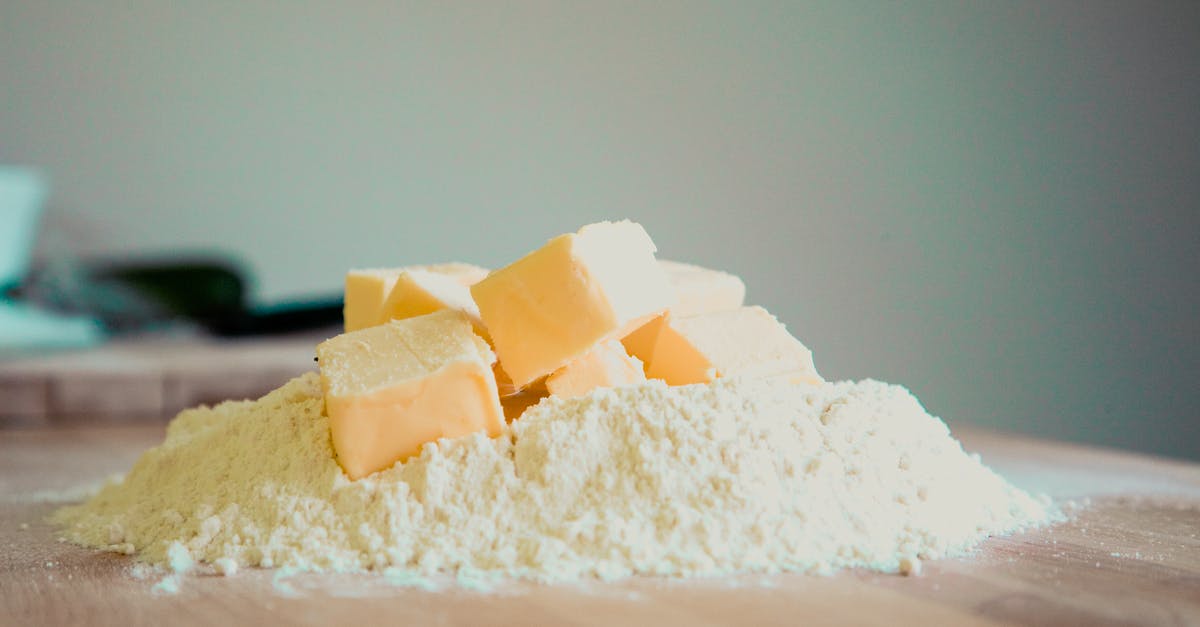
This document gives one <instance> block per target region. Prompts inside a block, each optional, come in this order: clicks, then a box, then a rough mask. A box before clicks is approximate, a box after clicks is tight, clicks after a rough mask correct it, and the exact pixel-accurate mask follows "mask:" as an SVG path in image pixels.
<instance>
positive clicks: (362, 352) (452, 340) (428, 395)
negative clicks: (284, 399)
mask: <svg viewBox="0 0 1200 627" xmlns="http://www.w3.org/2000/svg"><path fill="white" fill-rule="evenodd" d="M317 358H318V360H319V363H320V368H321V386H322V389H323V391H324V393H325V411H326V414H327V415H328V417H329V430H330V435H331V439H332V441H333V448H334V451H335V452H336V453H337V458H338V463H339V464H341V466H342V469H343V470H345V471H346V474H347V475H348V476H349V477H350V478H351V479H358V478H360V477H364V476H366V475H369V474H371V473H373V472H376V471H379V470H383V469H385V468H389V467H391V466H392V465H393V464H395V463H396V462H397V461H401V460H404V459H406V458H408V457H409V456H411V455H415V454H417V453H418V452H420V450H421V446H422V445H423V444H425V443H426V442H432V441H434V440H437V439H439V438H454V437H460V436H464V435H467V434H470V433H474V432H476V431H485V432H487V433H488V435H492V436H495V435H498V434H499V433H500V428H501V426H502V425H503V424H504V412H503V409H502V408H501V406H500V400H499V396H498V394H497V390H496V379H495V377H494V375H493V374H492V364H493V363H494V362H495V359H496V358H495V355H493V354H492V351H491V350H490V349H489V348H488V345H487V343H486V342H484V341H483V339H482V338H480V337H479V336H478V335H476V334H475V332H474V331H473V330H472V327H471V322H470V320H469V319H467V317H466V316H465V315H464V314H463V313H462V312H458V311H452V310H442V311H438V312H435V313H432V314H428V315H425V316H418V317H416V318H408V319H406V320H397V321H392V322H387V323H385V324H382V325H376V326H373V327H368V328H366V329H361V330H359V331H353V332H350V333H344V334H342V335H339V336H337V337H334V338H331V339H329V340H326V341H324V342H322V343H320V344H318V345H317Z"/></svg>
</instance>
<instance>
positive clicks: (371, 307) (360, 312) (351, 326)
mask: <svg viewBox="0 0 1200 627" xmlns="http://www.w3.org/2000/svg"><path fill="white" fill-rule="evenodd" d="M410 270H417V271H423V272H430V273H434V274H439V275H443V276H446V277H450V278H451V279H453V280H454V281H455V282H457V283H460V284H462V285H463V286H464V287H466V286H470V285H472V284H473V283H476V282H478V281H479V280H481V279H483V277H485V276H487V273H488V271H487V269H486V268H480V267H479V266H474V265H471V264H469V263H457V262H452V263H439V264H433V265H427V266H406V267H402V268H361V269H355V270H351V271H349V272H347V273H346V291H345V295H344V303H343V306H342V318H343V321H344V323H345V327H346V330H347V331H357V330H359V329H365V328H367V327H373V326H375V325H377V324H383V323H384V322H387V320H388V318H387V317H385V316H384V312H383V306H384V303H385V302H387V299H388V295H389V294H391V292H392V288H393V287H394V286H395V285H396V280H397V279H398V278H399V277H400V275H401V274H403V273H405V272H407V271H410Z"/></svg>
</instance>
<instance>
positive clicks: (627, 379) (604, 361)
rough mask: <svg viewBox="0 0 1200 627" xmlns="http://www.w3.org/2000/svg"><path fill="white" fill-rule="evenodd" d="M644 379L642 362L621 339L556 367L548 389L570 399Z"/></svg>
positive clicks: (602, 345)
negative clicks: (632, 354)
mask: <svg viewBox="0 0 1200 627" xmlns="http://www.w3.org/2000/svg"><path fill="white" fill-rule="evenodd" d="M645 380H646V373H645V371H644V369H643V366H642V362H641V361H640V360H639V359H637V358H636V357H630V356H629V354H628V353H626V352H625V347H624V346H622V345H621V343H620V342H618V341H616V340H610V341H608V342H604V343H602V344H599V345H598V346H596V348H593V349H592V350H590V351H588V352H587V354H585V355H584V356H583V357H580V358H579V359H576V360H575V361H573V362H571V363H569V364H567V365H565V366H563V367H562V368H559V369H558V370H556V371H555V372H554V374H552V375H550V376H549V377H547V378H546V389H547V390H548V391H549V392H550V393H551V394H553V395H554V396H561V397H563V398H571V397H575V396H583V395H584V394H587V393H588V392H591V391H592V390H594V389H596V388H615V387H621V386H623V385H635V384H637V383H642V382H644V381H645Z"/></svg>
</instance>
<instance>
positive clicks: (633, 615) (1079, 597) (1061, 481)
mask: <svg viewBox="0 0 1200 627" xmlns="http://www.w3.org/2000/svg"><path fill="white" fill-rule="evenodd" d="M955 433H956V435H958V436H959V437H960V438H961V439H962V440H963V442H964V445H965V446H966V447H967V448H968V449H971V450H976V451H979V452H980V453H981V454H982V456H983V458H984V461H985V462H986V463H988V464H989V465H991V466H993V467H994V468H996V469H997V470H999V471H1000V472H1001V473H1002V474H1005V475H1006V476H1008V477H1010V478H1011V479H1012V480H1014V482H1016V483H1018V485H1021V486H1022V487H1025V488H1028V489H1032V490H1035V491H1042V492H1046V493H1048V494H1050V495H1051V496H1053V497H1055V498H1056V499H1057V500H1060V501H1062V500H1065V499H1075V500H1076V501H1078V502H1079V503H1080V505H1081V508H1080V509H1079V510H1078V511H1076V512H1075V513H1074V514H1073V515H1072V517H1071V519H1070V521H1069V522H1066V523H1063V524H1060V525H1056V526H1054V527H1050V528H1047V529H1041V530H1036V531H1033V532H1029V533H1024V534H1020V535H1016V536H1012V537H1006V538H993V539H991V540H989V541H987V542H986V543H984V545H983V546H982V547H981V548H980V549H979V550H978V551H977V552H976V553H975V554H973V555H970V556H968V557H965V558H961V559H950V560H941V561H937V562H930V563H926V564H925V568H924V572H923V574H922V575H921V576H916V577H901V576H896V575H883V574H878V573H872V572H865V571H850V572H844V573H840V574H838V575H836V576H832V577H809V576H800V575H782V576H771V577H765V576H746V577H738V578H733V579H722V580H708V581H688V582H672V581H664V580H657V579H647V578H638V579H632V580H627V581H622V582H617V583H611V584H604V583H599V582H586V583H583V584H578V585H560V586H543V585H535V584H528V583H510V584H503V585H500V586H498V587H497V588H496V589H494V590H492V591H489V592H478V591H470V590H466V589H462V588H459V587H456V586H453V585H450V584H449V583H447V584H446V586H445V587H444V588H442V589H439V590H432V591H430V590H424V589H420V588H412V587H403V586H398V585H395V584H393V583H389V582H388V581H387V580H386V579H385V578H383V577H380V576H374V575H354V576H350V575H337V576H329V575H297V576H292V577H286V578H283V579H280V578H279V577H280V573H278V572H275V571H264V570H257V569H251V570H246V571H242V572H239V573H238V574H237V575H235V576H233V577H217V576H204V575H199V576H187V577H184V578H183V579H182V580H181V589H180V591H179V593H178V594H164V593H161V592H156V591H155V590H154V585H155V584H156V583H157V582H158V580H159V579H161V576H153V577H151V578H147V579H138V578H137V577H135V576H134V574H133V571H132V566H133V564H134V562H133V560H132V559H131V558H128V557H126V556H121V555H114V554H110V553H102V552H96V551H91V550H86V549H82V548H79V547H75V546H72V545H69V544H66V543H60V542H57V541H56V537H57V534H56V530H55V529H54V528H53V527H52V526H50V525H49V524H47V523H46V522H45V517H46V515H48V514H49V513H50V512H51V511H53V509H54V508H55V507H57V506H58V504H57V503H54V502H47V500H54V499H58V500H63V499H65V498H69V497H70V496H71V494H70V492H69V490H70V489H71V488H73V487H78V486H81V485H88V484H94V483H95V482H97V481H100V480H102V479H103V478H104V477H105V476H106V475H108V474H109V473H112V472H119V471H123V470H125V469H126V468H128V466H129V465H130V464H131V463H132V461H133V460H134V459H136V457H137V455H138V454H139V453H140V451H141V450H143V449H144V448H145V447H146V446H150V445H152V444H154V443H156V442H158V441H159V440H160V439H161V437H162V427H161V426H142V427H110V428H103V429H101V428H92V429H31V430H22V431H6V432H0V624H4V625H9V624H11V625H41V624H46V625H65V624H120V625H141V624H146V625H161V624H235V623H252V622H253V623H260V622H262V623H268V622H269V623H294V624H313V625H318V624H319V625H329V624H335V625H337V624H375V623H410V624H422V625H423V624H467V625H538V624H556V625H607V624H653V625H722V624H756V625H794V624H817V625H823V624H847V623H850V624H863V625H895V624H916V623H931V624H952V625H996V624H1028V625H1133V624H1161V625H1189V624H1200V465H1196V464H1191V463H1185V462H1177V461H1171V460H1164V459H1157V458H1150V457H1144V456H1140V455H1133V454H1127V453H1119V452H1115V451H1108V450H1101V449H1094V448H1088V447H1081V446H1073V445H1064V444H1058V443H1051V442H1042V441H1035V440H1029V439H1025V438H1018V437H1011V436H1001V435H996V434H992V433H987V432H981V431H973V430H967V429H965V428H964V429H955ZM47 491H50V492H47ZM64 491H66V492H64ZM23 525H27V526H28V528H23Z"/></svg>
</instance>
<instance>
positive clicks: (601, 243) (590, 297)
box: [471, 220, 671, 388]
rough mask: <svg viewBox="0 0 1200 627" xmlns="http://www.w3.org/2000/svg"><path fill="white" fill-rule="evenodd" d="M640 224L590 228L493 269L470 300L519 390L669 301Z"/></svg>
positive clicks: (650, 315) (657, 311)
mask: <svg viewBox="0 0 1200 627" xmlns="http://www.w3.org/2000/svg"><path fill="white" fill-rule="evenodd" d="M654 251H655V247H654V242H652V241H651V240H650V236H649V235H647V234H646V231H645V230H644V229H643V228H642V227H641V225H639V224H636V223H633V222H629V221H627V220H626V221H622V222H600V223H596V224H589V225H587V226H585V227H583V228H582V229H580V230H579V232H577V233H568V234H566V235H560V236H558V237H555V238H554V239H551V240H550V241H549V242H547V243H546V245H545V246H543V247H542V248H540V249H538V250H536V251H534V252H532V253H529V254H528V255H525V256H524V257H522V258H521V259H518V260H517V261H515V262H513V263H512V264H511V265H509V266H507V267H504V268H501V269H499V270H496V271H495V272H492V273H491V274H490V275H488V277H487V278H486V279H484V280H482V281H480V282H479V283H476V284H475V285H472V286H471V295H472V296H474V298H475V303H476V304H477V305H478V306H479V313H480V316H481V317H482V318H483V323H484V325H485V326H486V327H487V329H488V332H489V333H490V334H491V336H492V343H493V345H494V346H495V348H496V352H497V353H498V354H499V356H500V363H501V365H502V366H503V368H504V370H505V372H507V373H508V375H509V376H510V377H511V378H512V381H513V383H514V384H515V385H516V386H517V387H518V388H524V387H526V386H527V385H529V384H530V383H533V382H534V381H537V380H538V379H540V378H542V377H544V376H546V375H548V374H550V373H552V372H554V371H555V370H558V369H559V368H562V367H563V366H565V365H567V364H568V363H570V362H572V361H574V360H576V359H578V358H580V357H582V356H583V355H584V354H585V353H587V352H588V351H589V350H591V349H592V347H594V346H595V345H596V344H599V343H600V342H603V341H606V340H610V339H619V338H621V337H624V336H625V335H628V334H629V332H630V331H633V330H634V329H636V328H638V327H640V326H642V325H643V324H645V323H646V322H647V321H649V320H650V319H651V318H653V317H654V316H657V315H659V314H660V313H662V312H663V311H665V310H666V309H667V307H668V306H669V305H670V304H671V292H670V286H669V285H668V284H667V279H666V276H665V273H664V272H663V270H662V268H661V267H660V266H659V265H658V263H657V262H656V261H655V259H654Z"/></svg>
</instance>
